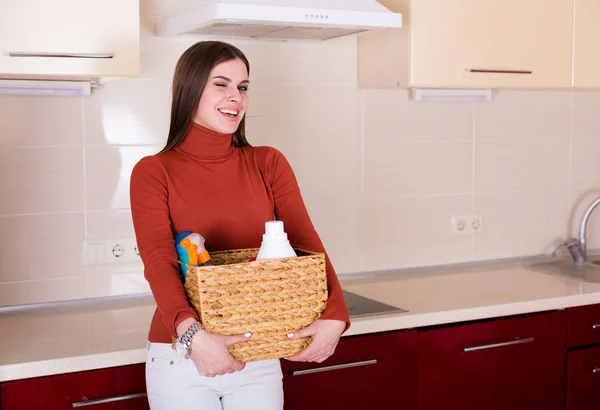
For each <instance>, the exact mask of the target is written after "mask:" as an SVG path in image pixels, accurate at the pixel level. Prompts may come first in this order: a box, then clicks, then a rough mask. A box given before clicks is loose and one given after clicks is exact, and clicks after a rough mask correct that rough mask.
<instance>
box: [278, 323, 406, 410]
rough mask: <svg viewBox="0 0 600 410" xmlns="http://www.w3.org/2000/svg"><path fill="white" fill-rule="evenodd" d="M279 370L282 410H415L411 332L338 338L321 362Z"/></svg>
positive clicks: (285, 362)
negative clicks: (283, 394) (330, 351)
mask: <svg viewBox="0 0 600 410" xmlns="http://www.w3.org/2000/svg"><path fill="white" fill-rule="evenodd" d="M281 365H282V369H283V375H284V379H283V380H284V381H283V388H284V392H285V401H284V403H285V410H296V409H298V410H300V409H311V410H334V409H345V410H352V409H357V410H358V409H366V408H372V409H395V408H398V409H403V410H416V406H417V403H416V393H417V386H416V382H417V333H416V331H415V330H408V331H398V332H389V333H379V334H374V335H368V336H366V335H365V336H350V337H343V338H342V339H341V340H340V342H339V344H338V346H337V349H336V352H335V353H334V354H333V355H332V356H331V357H330V358H329V359H327V360H326V361H324V362H323V363H303V362H290V361H288V360H284V359H283V360H281Z"/></svg>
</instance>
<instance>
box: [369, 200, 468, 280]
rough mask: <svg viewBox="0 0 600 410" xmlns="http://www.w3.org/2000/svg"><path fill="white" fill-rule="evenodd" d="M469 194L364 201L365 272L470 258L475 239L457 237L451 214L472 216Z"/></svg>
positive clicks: (462, 236)
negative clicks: (452, 228) (453, 229)
mask: <svg viewBox="0 0 600 410" xmlns="http://www.w3.org/2000/svg"><path fill="white" fill-rule="evenodd" d="M470 211H471V198H470V196H468V195H456V196H454V195H449V196H436V197H414V198H402V199H387V200H371V201H365V202H364V228H363V234H362V237H363V241H364V242H363V249H364V266H363V269H364V270H367V271H368V270H379V269H392V268H401V267H408V266H419V265H437V264H445V263H453V262H459V261H466V260H469V259H471V257H472V255H471V250H472V240H473V239H472V236H471V235H454V234H453V233H452V231H451V225H450V221H451V217H452V215H462V214H466V213H470Z"/></svg>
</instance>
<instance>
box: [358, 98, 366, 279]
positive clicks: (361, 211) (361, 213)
mask: <svg viewBox="0 0 600 410" xmlns="http://www.w3.org/2000/svg"><path fill="white" fill-rule="evenodd" d="M359 93H360V95H359V101H360V205H359V216H360V217H359V229H360V233H359V235H358V236H359V238H360V239H359V247H360V264H359V267H360V270H361V271H363V270H364V269H365V253H364V249H365V242H364V236H365V235H364V233H365V215H364V213H365V206H364V203H365V91H364V90H360V91H359Z"/></svg>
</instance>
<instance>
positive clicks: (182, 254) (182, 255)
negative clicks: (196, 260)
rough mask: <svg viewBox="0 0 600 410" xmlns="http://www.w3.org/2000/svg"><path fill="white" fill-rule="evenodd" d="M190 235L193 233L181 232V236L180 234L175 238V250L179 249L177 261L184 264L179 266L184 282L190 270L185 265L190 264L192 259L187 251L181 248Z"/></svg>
mask: <svg viewBox="0 0 600 410" xmlns="http://www.w3.org/2000/svg"><path fill="white" fill-rule="evenodd" d="M190 234H191V232H181V233H180V234H178V235H177V236H176V237H175V248H176V249H177V259H178V260H179V261H180V262H183V263H180V264H179V270H180V271H181V279H182V282H185V278H186V277H187V271H188V268H187V265H185V264H186V263H187V264H189V263H190V257H189V255H188V251H187V249H185V248H184V247H183V246H181V241H182V240H184V239H185V238H186V237H187V236H188V235H190Z"/></svg>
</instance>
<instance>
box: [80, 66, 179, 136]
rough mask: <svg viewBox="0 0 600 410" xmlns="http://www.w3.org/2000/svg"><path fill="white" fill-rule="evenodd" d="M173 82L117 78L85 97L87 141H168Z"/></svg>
mask: <svg viewBox="0 0 600 410" xmlns="http://www.w3.org/2000/svg"><path fill="white" fill-rule="evenodd" d="M169 93H170V83H169V82H167V81H156V80H153V79H144V78H140V79H137V80H116V81H111V82H108V83H106V84H105V85H104V86H103V88H102V89H99V90H97V91H95V92H94V95H93V96H91V97H90V98H88V99H85V100H84V119H85V133H86V135H85V139H86V144H87V145H164V143H165V142H166V140H167V134H168V130H169V129H168V126H169V117H170V104H171V101H170V95H169Z"/></svg>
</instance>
